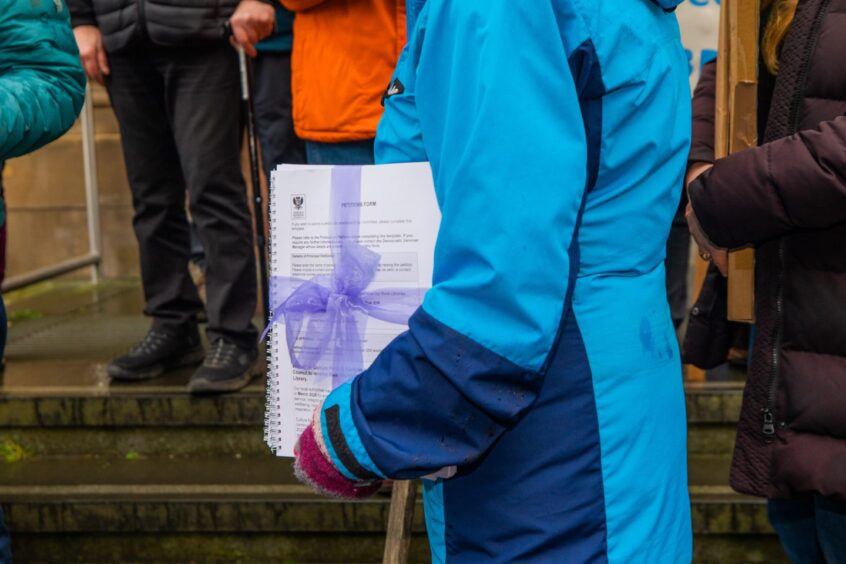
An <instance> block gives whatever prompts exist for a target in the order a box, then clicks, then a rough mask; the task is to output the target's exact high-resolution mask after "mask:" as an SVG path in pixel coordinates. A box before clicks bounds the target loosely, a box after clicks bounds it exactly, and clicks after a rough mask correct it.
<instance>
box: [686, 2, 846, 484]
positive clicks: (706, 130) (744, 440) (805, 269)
mask: <svg viewBox="0 0 846 564" xmlns="http://www.w3.org/2000/svg"><path fill="white" fill-rule="evenodd" d="M844 30H846V0H800V2H799V7H798V9H797V14H796V18H795V19H794V22H793V24H792V26H791V29H790V31H789V33H788V37H787V39H786V43H785V45H784V48H783V51H782V55H781V64H780V71H779V75H778V77H777V80H776V82H775V87H774V91H773V96H772V102H771V105H770V107H769V112H768V115H767V121H766V124H767V125H766V130H765V132H764V141H765V143H764V144H763V145H762V146H760V147H758V148H756V149H752V150H748V151H745V152H743V153H740V154H737V155H734V156H731V157H729V158H727V159H724V160H722V161H720V162H718V163H717V164H716V166H715V167H714V168H713V169H712V171H711V172H710V173H708V174H706V175H704V176H703V177H701V178H700V179H699V180H697V181H696V182H694V183H693V184H692V185H691V186H690V190H689V193H690V198H691V201H692V204H693V208H694V211H695V212H696V215H697V216H698V218H699V221H700V222H701V224H702V227H703V229H704V230H705V232H706V233H707V234H708V236H709V237H711V238H712V240H713V241H714V242H715V243H716V244H717V245H720V246H723V247H728V248H737V247H740V246H744V245H749V244H751V245H754V246H755V247H756V250H757V255H756V300H757V303H756V311H757V313H756V315H757V325H758V332H757V338H756V340H755V343H754V352H753V360H752V365H751V366H750V369H749V376H748V382H747V385H746V390H745V393H744V398H743V410H742V414H741V420H740V424H739V427H738V435H737V446H736V448H735V455H734V461H733V464H732V471H731V483H732V486H733V487H734V488H735V489H737V490H739V491H741V492H744V493H749V494H753V495H759V496H765V497H770V498H780V497H792V496H796V495H800V494H804V493H810V492H817V493H820V494H823V495H826V496H832V497H835V498H839V499H841V500H846V117H844V114H846V55H844V54H846V31H844ZM711 72H713V70H711ZM708 82H709V80H708V78H706V80H705V84H706V85H707V84H708ZM709 112H710V115H713V87H707V86H705V87H703V88H700V89H699V90H698V95H697V97H696V99H695V108H694V113H695V115H696V116H698V118H697V119H696V121H697V123H696V127H695V136H696V137H697V139H695V140H694V150H693V152H692V157H693V158H694V159H695V160H709V158H708V147H709V146H712V139H713V123H712V125H711V126H710V127H709V126H708V119H707V117H703V116H707V114H708V113H709ZM709 137H710V139H709ZM711 158H713V155H711Z"/></svg>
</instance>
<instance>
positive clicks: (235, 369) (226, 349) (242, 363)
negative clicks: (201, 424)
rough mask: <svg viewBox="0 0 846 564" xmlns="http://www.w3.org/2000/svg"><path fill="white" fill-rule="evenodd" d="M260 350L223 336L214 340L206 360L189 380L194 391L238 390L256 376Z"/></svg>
mask: <svg viewBox="0 0 846 564" xmlns="http://www.w3.org/2000/svg"><path fill="white" fill-rule="evenodd" d="M257 358H258V349H257V348H256V347H253V348H252V349H250V350H246V349H242V348H240V347H239V346H238V345H236V344H235V343H233V342H232V341H229V340H228V339H224V338H222V337H219V338H217V339H216V340H215V341H214V342H212V344H211V346H210V347H209V351H208V353H206V359H205V360H204V361H203V365H202V366H200V367H199V368H198V369H197V371H196V372H194V375H193V376H191V381H190V382H188V391H189V392H191V393H192V394H220V393H225V392H237V391H238V390H240V389H241V388H243V387H244V386H246V385H247V384H249V383H250V380H252V379H253V376H255V365H256V360H257Z"/></svg>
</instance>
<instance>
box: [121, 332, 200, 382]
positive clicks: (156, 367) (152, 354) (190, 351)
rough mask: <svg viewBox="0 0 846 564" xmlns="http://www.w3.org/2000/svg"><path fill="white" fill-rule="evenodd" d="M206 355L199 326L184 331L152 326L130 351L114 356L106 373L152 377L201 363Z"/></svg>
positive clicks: (142, 377)
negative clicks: (153, 327) (198, 329)
mask: <svg viewBox="0 0 846 564" xmlns="http://www.w3.org/2000/svg"><path fill="white" fill-rule="evenodd" d="M203 356H204V353H203V345H202V343H201V342H200V333H199V332H198V331H197V328H196V327H194V326H192V327H190V328H186V329H184V330H182V331H165V330H162V329H150V331H149V333H147V335H145V336H144V338H143V339H141V341H140V342H139V343H138V344H137V345H135V346H134V347H133V348H132V350H131V351H129V353H128V354H125V355H123V356H120V357H118V358H116V359H114V360H113V361H112V362H111V364H109V366H108V368H107V369H106V372H108V374H109V376H111V377H112V379H113V380H130V381H137V380H149V379H150V378H155V377H157V376H161V375H162V374H163V373H164V372H165V371H167V370H172V369H174V368H179V367H182V366H191V365H193V364H198V363H200V362H202V360H203Z"/></svg>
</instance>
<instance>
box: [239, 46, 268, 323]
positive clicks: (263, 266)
mask: <svg viewBox="0 0 846 564" xmlns="http://www.w3.org/2000/svg"><path fill="white" fill-rule="evenodd" d="M238 66H239V67H240V71H241V103H242V104H244V114H245V115H246V117H247V142H248V144H249V152H250V176H251V181H252V185H253V218H254V220H255V228H256V245H257V246H258V256H259V270H260V271H261V298H262V307H263V308H264V316H265V317H268V316H269V315H270V288H269V287H268V283H267V280H268V277H267V242H266V238H265V236H264V199H263V198H262V196H261V180H260V176H259V156H258V140H257V135H256V110H255V106H254V105H253V74H252V68H251V67H250V61H249V60H248V59H247V54H246V53H245V52H244V48H243V47H241V46H240V45H239V46H238Z"/></svg>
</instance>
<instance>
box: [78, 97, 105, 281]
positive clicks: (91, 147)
mask: <svg viewBox="0 0 846 564" xmlns="http://www.w3.org/2000/svg"><path fill="white" fill-rule="evenodd" d="M93 97H94V96H93V92H92V89H91V85H90V84H89V86H88V88H87V89H86V93H85V105H84V106H83V108H82V114H81V116H80V121H81V124H82V160H83V166H84V171H85V208H86V215H87V219H88V249H89V255H91V256H96V257H101V256H102V249H103V241H102V230H101V224H100V196H99V193H100V191H99V186H98V182H97V140H96V138H95V134H94V133H95V132H94V102H93ZM100 263H101V261H99V260H98V261H97V262H96V263H95V264H92V265H91V281H92V282H93V283H94V284H96V283H98V282H99V281H100Z"/></svg>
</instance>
